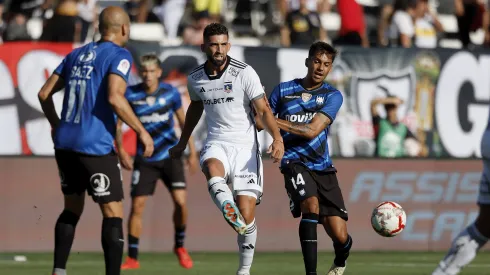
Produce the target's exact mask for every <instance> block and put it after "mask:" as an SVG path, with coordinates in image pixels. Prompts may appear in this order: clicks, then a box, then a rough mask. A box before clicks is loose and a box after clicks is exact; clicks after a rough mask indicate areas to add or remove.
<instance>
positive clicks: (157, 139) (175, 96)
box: [116, 54, 199, 270]
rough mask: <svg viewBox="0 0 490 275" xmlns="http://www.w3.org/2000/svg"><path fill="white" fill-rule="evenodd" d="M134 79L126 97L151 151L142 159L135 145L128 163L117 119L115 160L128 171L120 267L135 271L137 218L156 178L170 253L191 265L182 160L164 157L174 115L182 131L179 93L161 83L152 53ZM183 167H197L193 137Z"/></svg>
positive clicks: (172, 138) (157, 62)
mask: <svg viewBox="0 0 490 275" xmlns="http://www.w3.org/2000/svg"><path fill="white" fill-rule="evenodd" d="M140 63H141V69H140V75H141V78H142V80H143V82H142V83H140V84H138V85H134V86H131V87H129V88H128V90H127V92H126V98H127V99H128V101H129V104H130V105H131V107H132V109H133V111H134V112H135V113H136V116H138V118H139V120H140V121H141V123H142V124H143V126H144V127H145V129H146V130H147V131H148V132H149V133H150V135H151V137H152V138H153V141H154V145H155V150H154V152H153V155H152V156H151V157H149V158H146V157H144V156H143V147H142V144H141V143H140V142H138V143H137V153H136V158H135V160H134V163H133V161H132V159H131V157H130V156H129V154H128V153H127V152H126V151H125V150H124V147H123V143H122V131H121V130H122V127H121V126H122V122H121V121H120V120H119V121H118V127H117V129H118V131H117V135H116V144H117V146H118V153H119V158H120V160H121V164H122V166H123V167H124V168H125V169H128V170H131V169H133V167H134V170H133V176H132V183H131V201H132V203H131V214H130V216H129V223H128V258H127V259H126V262H125V263H124V264H123V265H122V269H123V270H125V269H137V268H139V266H140V264H139V261H138V243H139V237H140V233H141V230H142V216H143V211H144V208H145V203H146V200H147V198H148V196H151V195H153V193H154V192H155V187H156V182H157V180H158V179H161V180H162V181H163V182H164V184H165V186H166V187H167V189H168V190H169V191H170V195H171V197H172V200H173V203H174V214H173V218H174V228H175V246H174V252H175V254H176V255H177V257H178V258H179V262H180V264H181V266H182V267H184V268H191V267H192V260H191V257H190V256H189V254H188V253H187V250H186V249H185V248H184V238H185V225H186V221H187V205H186V195H187V194H186V179H185V175H184V164H183V163H182V160H181V159H180V158H179V159H173V158H170V155H169V152H168V150H169V149H170V148H171V147H173V146H175V144H177V142H178V141H179V139H178V138H177V136H176V133H175V130H174V116H175V118H177V121H178V122H179V124H180V127H181V128H182V127H183V125H184V121H185V113H184V110H183V108H182V101H181V98H180V93H179V91H178V90H177V88H175V87H173V86H172V85H170V84H166V83H161V82H160V77H161V76H162V69H161V63H160V60H159V59H158V57H157V56H156V55H154V54H148V55H144V56H142V57H141V62H140ZM188 164H189V168H190V170H191V172H196V171H198V169H199V160H198V155H197V153H196V149H195V147H194V142H193V139H191V140H190V141H189V157H188Z"/></svg>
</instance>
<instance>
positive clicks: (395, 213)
mask: <svg viewBox="0 0 490 275" xmlns="http://www.w3.org/2000/svg"><path fill="white" fill-rule="evenodd" d="M406 222H407V215H406V214H405V211H404V210H403V208H402V207H401V205H399V204H398V203H396V202H392V201H385V202H382V203H380V204H379V205H378V206H376V207H375V208H374V210H373V213H372V214H371V225H372V226H373V229H374V231H376V233H378V234H379V235H381V236H383V237H394V236H396V235H398V234H400V233H401V232H402V231H403V229H404V228H405V223H406Z"/></svg>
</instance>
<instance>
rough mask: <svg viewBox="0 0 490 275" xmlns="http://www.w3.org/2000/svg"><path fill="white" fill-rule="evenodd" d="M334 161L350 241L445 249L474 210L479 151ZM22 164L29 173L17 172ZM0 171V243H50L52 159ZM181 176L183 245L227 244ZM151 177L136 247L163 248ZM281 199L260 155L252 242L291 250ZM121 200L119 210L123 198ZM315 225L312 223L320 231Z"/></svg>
mask: <svg viewBox="0 0 490 275" xmlns="http://www.w3.org/2000/svg"><path fill="white" fill-rule="evenodd" d="M334 161H335V165H336V167H337V169H338V173H337V177H338V179H339V183H340V186H341V188H342V193H343V197H344V201H345V205H346V207H347V211H348V214H349V221H348V228H349V233H350V234H351V235H352V237H353V239H354V246H353V249H354V250H356V251H358V250H375V251H378V250H384V251H393V250H398V251H407V250H414V251H428V250H446V249H448V248H449V246H450V244H451V240H452V239H453V238H454V237H455V236H457V234H458V233H459V232H461V231H462V230H463V229H464V228H465V227H466V226H467V225H468V224H471V223H472V222H473V221H474V220H475V218H476V216H477V214H478V206H477V205H476V199H477V196H478V187H479V181H480V175H481V174H480V170H481V161H480V160H407V159H402V160H397V161H390V160H380V159H372V160H364V159H363V160H358V159H339V160H334ZM26 167H29V173H26V172H25V171H26ZM0 177H1V178H2V199H1V200H0V218H1V220H2V226H1V227H0V235H1V236H2V238H0V252H5V251H12V252H13V251H17V252H18V251H26V252H27V251H49V250H51V249H52V248H53V226H54V224H55V222H56V219H57V218H58V215H59V213H60V212H61V211H62V207H63V197H62V194H61V190H60V183H59V176H58V170H57V167H56V162H55V160H54V159H52V158H17V157H15V158H0ZM186 178H187V182H188V183H189V184H188V187H187V190H188V200H187V204H188V209H189V215H188V223H187V233H186V236H187V239H186V246H187V248H188V249H189V250H190V251H236V241H235V240H236V233H235V232H234V231H233V230H232V229H231V228H230V227H229V226H228V225H227V224H226V222H225V221H224V220H223V216H222V215H221V214H220V213H219V211H218V209H217V208H216V206H215V205H214V203H213V202H212V200H211V198H210V197H209V194H208V191H207V188H206V180H205V178H204V176H203V174H202V173H196V174H190V173H187V174H186ZM123 179H124V182H125V184H124V189H125V196H126V198H129V186H130V179H131V174H130V172H129V171H125V170H124V172H123ZM157 186H158V187H157V190H156V192H155V195H154V196H153V197H152V198H151V199H149V201H148V202H147V206H146V210H145V213H144V215H143V224H144V226H143V232H142V237H141V239H140V248H141V249H142V250H143V251H171V249H172V245H173V241H172V240H173V232H174V229H173V224H172V222H171V220H172V211H173V206H172V202H171V199H170V197H169V194H168V192H167V190H166V189H165V188H164V186H163V185H161V184H158V185H157ZM40 194H42V195H40ZM88 200H90V199H88ZM389 200H392V201H396V202H398V203H399V204H400V205H401V206H402V207H403V208H404V210H405V211H406V213H407V224H406V227H405V229H404V231H403V232H402V233H401V234H400V235H398V236H396V237H394V238H384V237H381V236H379V235H377V234H376V233H375V232H374V230H373V229H372V228H371V224H370V218H371V213H372V210H373V209H374V207H375V206H376V205H378V204H379V203H380V202H382V201H389ZM90 201H91V200H90ZM87 202H88V201H87ZM289 205H290V204H289V199H288V196H287V194H286V191H285V189H284V178H283V176H282V175H281V173H280V172H279V169H278V167H277V164H276V163H273V162H272V161H271V160H265V161H264V196H263V199H262V202H261V204H260V205H259V206H258V210H257V212H256V214H257V217H256V220H257V226H258V228H259V243H258V244H257V245H258V246H257V247H260V250H261V251H292V250H296V251H298V250H300V242H299V241H298V222H299V221H298V219H294V218H293V217H292V215H291V213H290V211H289ZM124 207H125V215H124V217H125V218H127V217H128V214H129V210H130V209H129V208H130V203H129V201H128V200H126V201H125V203H124ZM19 217H22V219H19ZM101 221H102V218H101V216H100V210H99V208H98V206H97V205H96V204H94V203H86V205H85V209H84V214H83V216H82V219H81V220H80V223H79V224H78V227H77V236H76V239H75V242H74V245H73V249H74V250H75V251H100V224H101ZM209 225H213V226H209ZM321 228H322V227H319V228H318V229H319V230H321V231H323V229H321ZM321 231H319V234H318V238H319V242H318V243H319V245H318V248H319V249H320V250H332V241H331V240H330V239H329V238H328V236H327V234H325V233H324V232H321ZM484 249H485V250H489V249H490V247H489V246H487V247H485V248H484ZM436 264H437V263H434V266H435V265H436Z"/></svg>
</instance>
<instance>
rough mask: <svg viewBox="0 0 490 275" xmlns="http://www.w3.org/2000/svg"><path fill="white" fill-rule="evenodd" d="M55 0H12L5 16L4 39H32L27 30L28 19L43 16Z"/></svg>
mask: <svg viewBox="0 0 490 275" xmlns="http://www.w3.org/2000/svg"><path fill="white" fill-rule="evenodd" d="M52 2H53V0H44V1H43V0H14V1H11V2H10V5H9V8H8V11H7V12H6V16H5V24H6V27H5V31H4V33H3V40H4V41H15V40H31V39H32V38H31V36H30V35H29V32H28V31H27V21H28V20H29V19H30V18H32V17H33V16H34V17H38V16H43V15H44V12H45V11H47V10H48V9H49V8H50V7H51V4H52Z"/></svg>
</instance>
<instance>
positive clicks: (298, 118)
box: [285, 113, 316, 122]
mask: <svg viewBox="0 0 490 275" xmlns="http://www.w3.org/2000/svg"><path fill="white" fill-rule="evenodd" d="M315 115H316V113H305V114H302V115H285V118H286V120H287V121H290V122H309V121H310V120H312V119H313V117H314V116H315Z"/></svg>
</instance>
